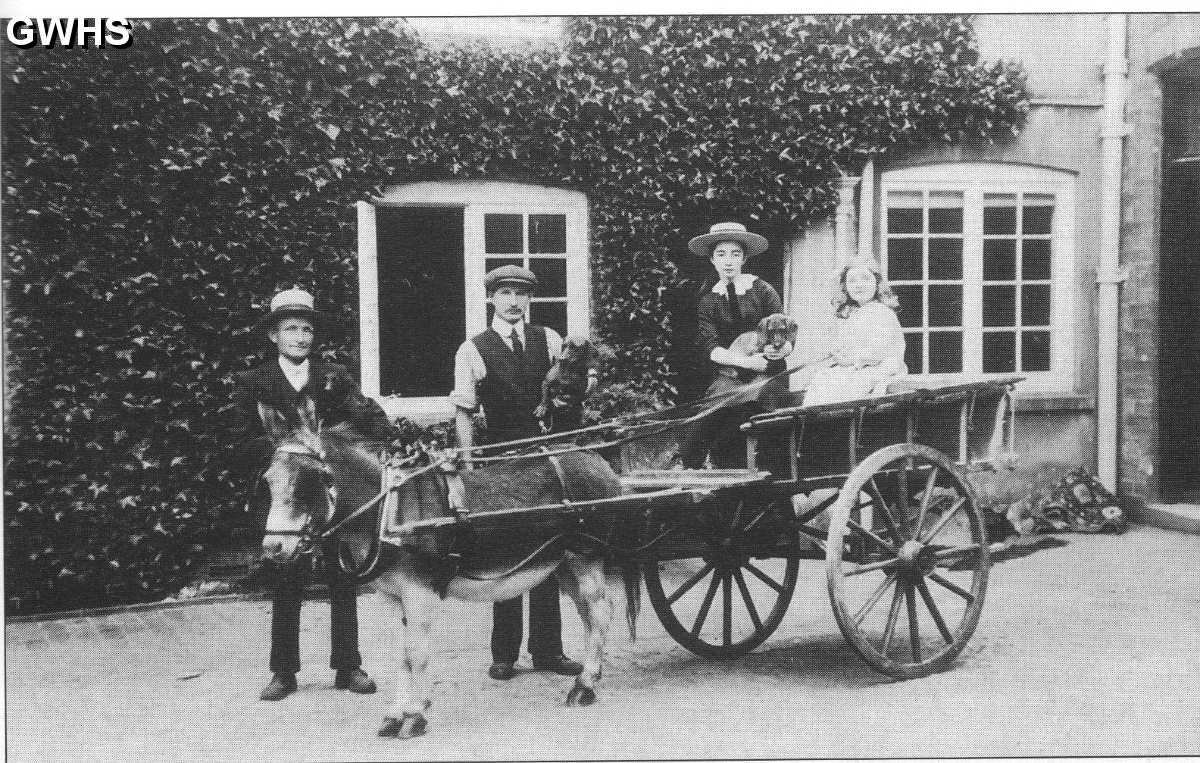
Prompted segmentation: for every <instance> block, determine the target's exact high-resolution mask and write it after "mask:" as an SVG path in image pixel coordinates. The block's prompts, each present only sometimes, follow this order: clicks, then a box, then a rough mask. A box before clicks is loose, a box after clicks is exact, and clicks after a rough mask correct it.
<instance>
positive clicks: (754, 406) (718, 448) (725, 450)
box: [679, 403, 762, 469]
mask: <svg viewBox="0 0 1200 763" xmlns="http://www.w3.org/2000/svg"><path fill="white" fill-rule="evenodd" d="M761 411H762V406H760V405H759V404H758V403H745V404H742V405H733V406H730V407H728V408H721V409H719V410H716V411H713V412H712V413H710V414H709V415H707V416H705V417H704V418H702V419H700V420H699V421H697V422H695V423H694V424H692V425H691V426H689V427H688V429H687V431H686V432H685V433H684V436H683V442H682V443H680V445H679V460H680V461H681V462H682V463H683V465H684V466H685V467H687V468H688V469H699V468H701V467H702V466H704V457H705V456H706V455H708V452H709V449H710V448H711V449H712V461H713V466H716V467H717V468H719V469H737V468H744V467H745V466H746V437H745V436H744V435H743V434H742V433H741V431H740V430H739V427H741V425H742V423H743V422H745V421H746V419H748V418H750V417H751V416H753V415H754V414H756V413H760V412H761Z"/></svg>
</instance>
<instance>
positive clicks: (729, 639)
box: [721, 572, 733, 646]
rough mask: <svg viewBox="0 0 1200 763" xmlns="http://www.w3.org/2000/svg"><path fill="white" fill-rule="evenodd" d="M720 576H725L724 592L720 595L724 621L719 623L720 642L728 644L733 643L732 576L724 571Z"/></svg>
mask: <svg viewBox="0 0 1200 763" xmlns="http://www.w3.org/2000/svg"><path fill="white" fill-rule="evenodd" d="M722 577H724V578H725V586H724V589H723V590H724V593H723V594H722V595H721V599H722V601H721V604H722V605H723V606H722V609H724V614H725V622H724V623H722V624H721V642H722V643H723V644H725V646H729V645H730V644H731V643H733V580H732V578H733V576H732V575H730V574H729V573H728V572H726V573H725V574H724V575H722Z"/></svg>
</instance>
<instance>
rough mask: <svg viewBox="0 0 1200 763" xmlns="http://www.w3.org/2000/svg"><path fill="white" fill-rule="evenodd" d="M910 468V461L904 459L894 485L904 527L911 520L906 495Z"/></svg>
mask: <svg viewBox="0 0 1200 763" xmlns="http://www.w3.org/2000/svg"><path fill="white" fill-rule="evenodd" d="M910 467H912V459H911V458H906V459H904V468H903V469H901V470H900V471H898V472H896V484H897V486H898V487H899V488H900V507H899V508H900V518H901V519H903V520H904V526H905V527H907V526H908V523H909V522H910V521H911V519H912V511H911V510H910V507H909V495H908V470H909V468H910ZM913 534H914V535H915V534H916V533H913Z"/></svg>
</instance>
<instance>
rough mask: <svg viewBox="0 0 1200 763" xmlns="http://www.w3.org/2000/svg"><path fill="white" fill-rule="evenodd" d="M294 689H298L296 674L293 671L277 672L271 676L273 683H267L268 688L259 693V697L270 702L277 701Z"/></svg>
mask: <svg viewBox="0 0 1200 763" xmlns="http://www.w3.org/2000/svg"><path fill="white" fill-rule="evenodd" d="M294 691H296V676H295V675H294V674H292V673H276V674H275V675H274V677H272V678H271V683H269V684H267V688H265V689H263V690H262V694H259V695H258V698H259V699H265V700H266V701H268V702H277V701H279V700H281V699H283V698H284V697H286V696H287V695H289V694H291V693H292V692H294Z"/></svg>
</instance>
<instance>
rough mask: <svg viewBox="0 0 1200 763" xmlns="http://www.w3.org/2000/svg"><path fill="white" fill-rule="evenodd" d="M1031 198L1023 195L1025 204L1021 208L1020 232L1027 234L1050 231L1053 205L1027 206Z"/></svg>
mask: <svg viewBox="0 0 1200 763" xmlns="http://www.w3.org/2000/svg"><path fill="white" fill-rule="evenodd" d="M1031 200H1033V199H1032V197H1029V196H1027V197H1025V201H1026V206H1025V207H1023V208H1022V210H1021V232H1022V233H1024V234H1025V235H1028V236H1032V235H1038V234H1048V233H1050V229H1051V220H1052V218H1053V217H1054V207H1053V206H1041V205H1038V206H1029V205H1028V204H1029V202H1030V201H1031Z"/></svg>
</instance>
